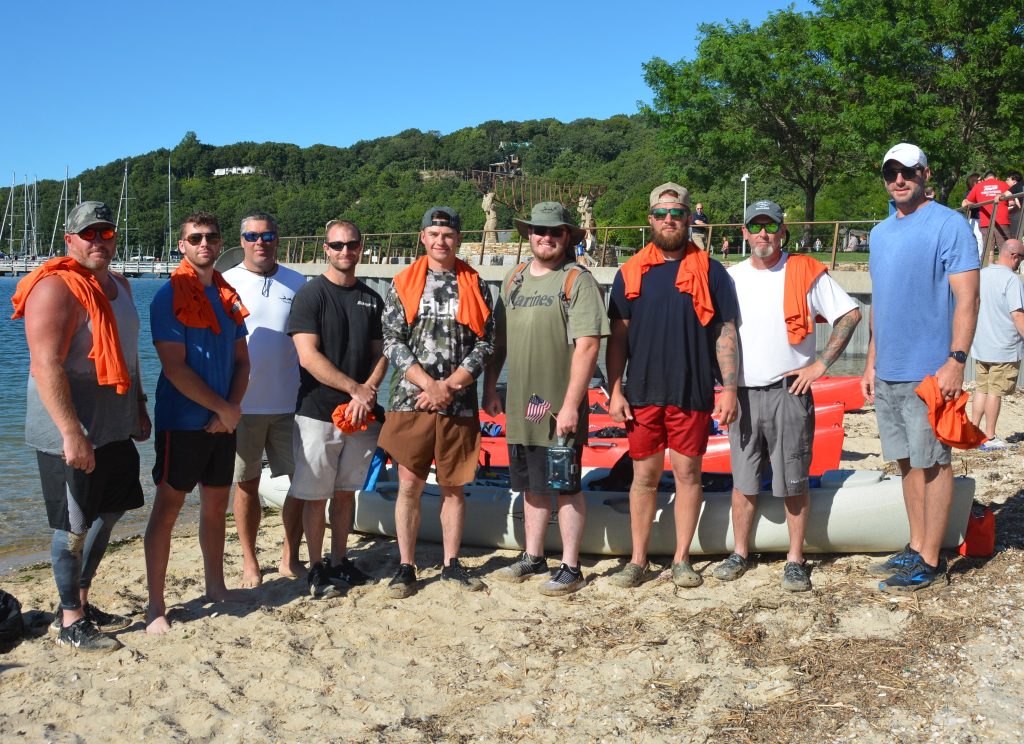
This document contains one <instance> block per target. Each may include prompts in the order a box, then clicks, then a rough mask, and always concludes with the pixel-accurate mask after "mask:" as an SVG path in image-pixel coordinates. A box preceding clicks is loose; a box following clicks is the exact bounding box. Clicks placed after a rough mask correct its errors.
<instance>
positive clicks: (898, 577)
mask: <svg viewBox="0 0 1024 744" xmlns="http://www.w3.org/2000/svg"><path fill="white" fill-rule="evenodd" d="M938 578H939V570H938V569H937V568H932V567H931V566H929V565H928V564H927V563H925V562H924V561H923V560H922V559H921V556H920V555H918V556H915V560H914V562H913V563H910V564H908V565H906V566H903V568H901V569H899V570H898V571H897V572H896V573H894V574H893V575H892V576H890V577H889V578H888V579H885V580H884V581H880V582H879V583H878V588H879V589H881V590H882V591H883V592H888V593H890V594H897V593H902V592H916V591H917V590H918V589H924V588H925V587H926V586H931V585H932V584H934V583H935V580H936V579H938Z"/></svg>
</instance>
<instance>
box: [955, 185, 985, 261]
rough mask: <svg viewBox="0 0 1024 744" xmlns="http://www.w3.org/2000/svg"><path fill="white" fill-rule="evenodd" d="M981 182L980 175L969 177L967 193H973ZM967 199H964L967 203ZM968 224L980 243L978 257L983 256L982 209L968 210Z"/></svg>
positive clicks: (972, 208) (973, 208)
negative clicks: (972, 190)
mask: <svg viewBox="0 0 1024 744" xmlns="http://www.w3.org/2000/svg"><path fill="white" fill-rule="evenodd" d="M980 180H981V174H980V173H972V174H971V175H969V176H967V193H968V194H969V193H971V189H973V188H974V186H975V184H977V183H978V181H980ZM966 201H967V199H964V202H966ZM964 202H961V206H964ZM967 224H968V225H970V226H971V232H973V233H974V237H975V239H976V240H977V241H978V255H979V256H983V255H984V251H985V236H984V235H982V233H981V208H980V207H971V208H970V209H968V210H967Z"/></svg>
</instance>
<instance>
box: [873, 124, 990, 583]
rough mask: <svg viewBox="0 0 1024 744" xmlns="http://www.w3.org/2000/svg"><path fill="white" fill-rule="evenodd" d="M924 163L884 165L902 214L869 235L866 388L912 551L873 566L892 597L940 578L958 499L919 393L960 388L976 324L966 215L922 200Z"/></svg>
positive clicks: (901, 152)
mask: <svg viewBox="0 0 1024 744" xmlns="http://www.w3.org/2000/svg"><path fill="white" fill-rule="evenodd" d="M930 176H931V171H930V170H929V168H928V159H927V158H926V157H925V154H924V153H923V152H922V151H921V149H920V148H919V147H917V146H916V145H911V144H907V143H900V144H898V145H896V146H894V147H893V148H891V149H890V150H889V152H887V153H886V154H885V157H884V158H883V159H882V179H883V180H884V181H885V188H886V190H887V191H888V192H889V195H890V196H891V197H892V200H893V203H894V205H895V208H896V211H895V213H893V214H892V215H890V216H889V217H888V218H887V219H885V220H883V221H882V222H881V223H879V224H878V225H876V226H875V228H874V229H873V230H872V231H871V259H870V270H871V283H872V306H871V341H870V342H869V344H868V356H867V362H866V364H865V368H864V377H863V379H862V381H861V387H862V388H863V392H864V396H865V397H866V398H867V399H868V400H869V401H872V400H873V401H874V402H875V412H876V416H877V418H878V433H879V437H880V438H881V440H882V457H884V458H885V459H886V460H896V461H897V462H898V464H899V467H900V472H901V473H902V475H903V498H904V501H905V502H906V507H907V518H908V521H909V522H910V543H909V544H908V545H907V546H906V547H905V548H904V549H903V550H901V551H900V552H899V553H896V554H895V555H893V556H891V557H890V558H889V559H888V560H886V561H884V562H883V563H880V564H877V565H876V566H874V567H873V568H872V571H873V572H874V573H882V574H890V575H889V577H888V578H887V579H885V580H884V581H882V582H881V583H880V584H879V589H881V590H882V591H886V592H901V591H914V590H916V589H922V588H924V587H926V586H929V585H930V584H931V583H932V582H934V581H935V579H936V578H937V577H938V571H939V549H940V548H941V546H942V537H943V534H944V533H945V531H946V523H947V522H948V521H949V507H950V504H951V502H952V498H953V470H952V467H951V466H950V448H949V447H948V446H947V445H944V444H942V443H941V442H939V441H938V439H936V437H935V432H934V431H933V430H932V427H931V424H930V423H929V421H928V409H927V406H926V405H925V403H924V401H923V400H922V399H921V398H920V397H918V395H917V394H916V393H915V392H914V388H916V387H917V385H918V384H919V383H920V382H921V380H923V379H924V378H925V377H928V376H929V375H934V376H935V377H936V378H937V380H938V383H939V390H940V391H941V392H942V394H943V395H944V396H945V397H946V399H948V400H952V399H954V398H955V397H957V396H958V395H960V393H961V391H962V389H963V381H964V365H965V364H966V362H967V351H968V350H969V349H970V348H971V340H972V339H973V338H974V329H975V325H976V324H977V320H978V251H977V244H976V242H975V240H974V235H973V234H972V233H971V228H970V227H969V226H968V224H967V221H966V220H965V219H964V218H963V216H962V215H960V214H958V213H956V212H954V211H953V210H951V209H948V208H947V207H944V206H943V205H941V204H938V203H937V202H935V201H933V200H930V199H928V198H927V197H926V196H925V184H926V183H927V182H928V179H929V177H930Z"/></svg>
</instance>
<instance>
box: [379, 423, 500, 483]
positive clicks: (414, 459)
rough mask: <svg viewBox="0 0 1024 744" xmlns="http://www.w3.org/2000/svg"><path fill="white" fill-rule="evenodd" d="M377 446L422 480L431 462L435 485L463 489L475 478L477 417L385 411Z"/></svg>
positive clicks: (477, 440)
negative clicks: (434, 467) (434, 470)
mask: <svg viewBox="0 0 1024 744" xmlns="http://www.w3.org/2000/svg"><path fill="white" fill-rule="evenodd" d="M377 444H378V445H379V446H380V447H381V448H382V449H383V450H384V451H385V452H387V453H388V454H389V455H391V458H392V459H393V460H394V461H395V462H397V463H398V464H399V465H402V466H403V467H405V468H408V469H409V470H411V471H412V472H413V473H414V474H415V475H416V477H417V478H420V479H421V480H426V479H427V476H428V475H429V474H430V463H432V462H434V463H436V464H437V483H438V485H441V486H464V485H465V484H467V483H469V482H470V481H472V480H473V478H474V477H476V466H477V462H478V460H479V457H480V417H479V416H478V415H473V416H441V415H439V414H436V413H429V412H425V411H424V412H419V411H388V417H387V419H385V421H384V426H383V427H382V428H381V431H380V439H379V440H378V442H377Z"/></svg>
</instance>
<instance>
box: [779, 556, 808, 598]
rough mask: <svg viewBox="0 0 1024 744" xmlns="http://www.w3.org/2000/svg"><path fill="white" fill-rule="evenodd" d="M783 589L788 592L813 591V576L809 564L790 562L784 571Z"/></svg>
mask: <svg viewBox="0 0 1024 744" xmlns="http://www.w3.org/2000/svg"><path fill="white" fill-rule="evenodd" d="M782 588H783V589H785V590H786V591H787V592H809V591H811V575H810V573H809V572H808V571H807V563H797V562H796V561H788V562H787V563H786V567H785V568H784V569H783V570H782Z"/></svg>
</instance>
